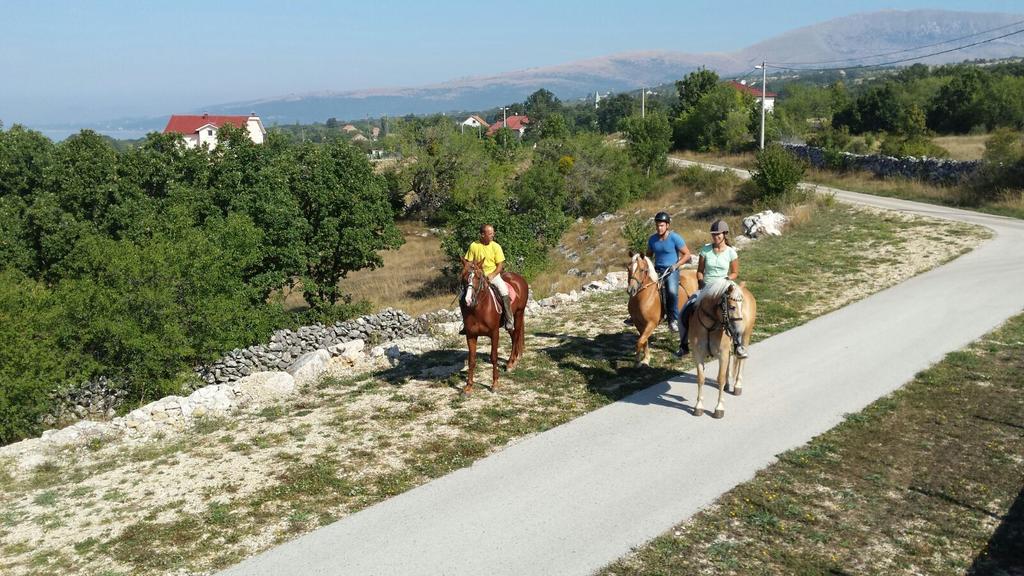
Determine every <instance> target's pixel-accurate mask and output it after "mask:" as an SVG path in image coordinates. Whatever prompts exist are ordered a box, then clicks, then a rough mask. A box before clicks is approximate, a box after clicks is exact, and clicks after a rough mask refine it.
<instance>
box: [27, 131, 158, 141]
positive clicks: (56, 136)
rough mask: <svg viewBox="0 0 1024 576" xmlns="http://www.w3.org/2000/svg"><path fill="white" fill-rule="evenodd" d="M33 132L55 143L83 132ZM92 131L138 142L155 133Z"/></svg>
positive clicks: (117, 138)
mask: <svg viewBox="0 0 1024 576" xmlns="http://www.w3.org/2000/svg"><path fill="white" fill-rule="evenodd" d="M33 130H35V131H36V132H39V133H40V134H42V135H43V136H46V137H47V138H49V139H50V140H53V141H54V142H60V141H61V140H63V139H65V138H67V137H68V136H71V135H72V134H78V133H79V132H80V131H81V129H77V130H72V129H70V128H43V129H38V128H33ZM91 130H92V131H93V132H96V133H97V134H103V135H105V136H110V137H111V138H114V139H116V140H137V139H139V138H142V137H143V136H145V135H146V134H148V133H150V132H153V130H120V129H116V130H103V129H97V128H91Z"/></svg>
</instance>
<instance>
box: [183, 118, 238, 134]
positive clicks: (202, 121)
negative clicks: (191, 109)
mask: <svg viewBox="0 0 1024 576" xmlns="http://www.w3.org/2000/svg"><path fill="white" fill-rule="evenodd" d="M248 120H249V116H214V115H210V114H202V115H188V114H174V115H172V116H171V119H170V120H168V121H167V127H166V128H164V133H165V134H166V133H168V132H177V133H179V134H195V133H196V132H198V131H199V129H200V128H202V127H203V126H206V125H208V124H213V125H214V126H215V127H217V128H220V127H221V126H223V125H225V124H231V125H232V126H237V127H239V128H245V123H246V122H247V121H248Z"/></svg>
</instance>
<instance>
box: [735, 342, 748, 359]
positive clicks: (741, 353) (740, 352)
mask: <svg viewBox="0 0 1024 576" xmlns="http://www.w3.org/2000/svg"><path fill="white" fill-rule="evenodd" d="M748 356H749V355H748V354H747V347H746V346H744V345H743V344H738V345H736V357H737V358H740V359H743V358H747V357H748Z"/></svg>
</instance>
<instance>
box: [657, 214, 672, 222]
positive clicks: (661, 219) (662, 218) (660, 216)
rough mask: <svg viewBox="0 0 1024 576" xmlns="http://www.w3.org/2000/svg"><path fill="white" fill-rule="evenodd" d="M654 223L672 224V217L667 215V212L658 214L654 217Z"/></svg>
mask: <svg viewBox="0 0 1024 576" xmlns="http://www.w3.org/2000/svg"><path fill="white" fill-rule="evenodd" d="M654 221H655V222H665V223H669V222H672V217H671V216H669V215H668V212H658V213H657V214H655V215H654Z"/></svg>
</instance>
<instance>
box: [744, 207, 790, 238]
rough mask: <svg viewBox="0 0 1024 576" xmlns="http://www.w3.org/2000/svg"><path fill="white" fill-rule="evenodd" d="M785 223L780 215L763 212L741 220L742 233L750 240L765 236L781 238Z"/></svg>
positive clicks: (768, 211) (769, 211)
mask: <svg viewBox="0 0 1024 576" xmlns="http://www.w3.org/2000/svg"><path fill="white" fill-rule="evenodd" d="M786 221H787V218H786V217H785V216H784V215H783V214H782V213H780V212H773V211H772V210H765V211H764V212H758V213H757V214H754V215H752V216H747V217H746V218H744V219H743V233H744V234H745V235H747V236H749V237H751V238H757V237H758V236H762V235H765V234H767V235H768V236H781V235H782V227H783V226H785V225H786Z"/></svg>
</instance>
